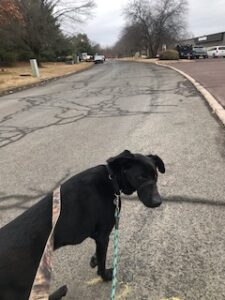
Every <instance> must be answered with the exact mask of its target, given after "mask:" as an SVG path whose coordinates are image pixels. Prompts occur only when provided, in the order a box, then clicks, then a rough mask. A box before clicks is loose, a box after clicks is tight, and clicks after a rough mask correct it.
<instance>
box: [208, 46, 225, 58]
mask: <svg viewBox="0 0 225 300" xmlns="http://www.w3.org/2000/svg"><path fill="white" fill-rule="evenodd" d="M207 53H208V56H209V57H213V58H217V57H225V46H215V47H212V48H210V49H208V50H207Z"/></svg>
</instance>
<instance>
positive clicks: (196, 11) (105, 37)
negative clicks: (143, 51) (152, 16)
mask: <svg viewBox="0 0 225 300" xmlns="http://www.w3.org/2000/svg"><path fill="white" fill-rule="evenodd" d="M96 3H97V8H96V9H95V17H94V18H93V19H92V20H90V21H88V22H87V23H86V25H82V26H81V27H80V28H79V29H78V31H83V32H85V33H87V35H88V37H89V38H90V39H91V40H92V41H95V42H97V43H99V44H101V46H112V45H113V44H114V43H115V42H116V41H117V39H118V36H119V33H120V30H121V28H122V27H123V24H124V17H123V15H122V11H123V8H124V7H125V6H126V4H127V3H128V0H112V1H106V0H96ZM188 31H189V32H191V33H193V35H194V36H200V35H205V34H210V33H216V32H221V31H225V0H189V15H188Z"/></svg>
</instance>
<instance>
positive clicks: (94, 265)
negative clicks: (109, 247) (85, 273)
mask: <svg viewBox="0 0 225 300" xmlns="http://www.w3.org/2000/svg"><path fill="white" fill-rule="evenodd" d="M97 265H98V262H97V257H96V255H93V256H92V258H91V260H90V266H91V267H92V268H95V267H96V266H97Z"/></svg>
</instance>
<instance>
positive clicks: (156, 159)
mask: <svg viewBox="0 0 225 300" xmlns="http://www.w3.org/2000/svg"><path fill="white" fill-rule="evenodd" d="M148 157H150V158H152V159H153V160H154V162H155V165H156V167H157V168H158V170H159V172H160V173H165V171H166V169H165V165H164V162H163V161H162V159H161V158H160V157H159V156H158V155H148Z"/></svg>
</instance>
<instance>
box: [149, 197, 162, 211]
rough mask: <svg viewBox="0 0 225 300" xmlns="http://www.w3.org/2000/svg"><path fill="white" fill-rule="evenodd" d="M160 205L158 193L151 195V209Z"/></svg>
mask: <svg viewBox="0 0 225 300" xmlns="http://www.w3.org/2000/svg"><path fill="white" fill-rule="evenodd" d="M161 204H162V200H161V197H160V195H159V193H157V194H155V195H153V197H152V206H151V207H153V208H154V207H158V206H160V205H161Z"/></svg>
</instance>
